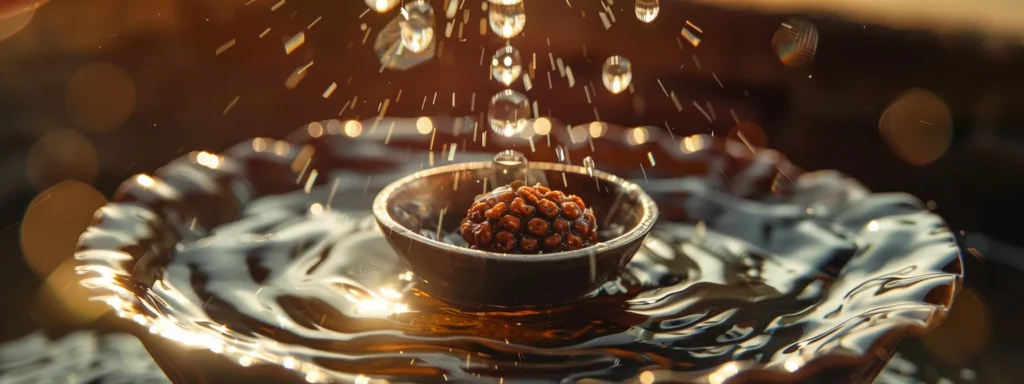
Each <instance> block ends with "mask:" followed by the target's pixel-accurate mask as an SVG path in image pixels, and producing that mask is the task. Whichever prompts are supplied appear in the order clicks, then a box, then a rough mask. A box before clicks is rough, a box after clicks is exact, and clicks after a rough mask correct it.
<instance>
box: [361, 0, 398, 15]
mask: <svg viewBox="0 0 1024 384" xmlns="http://www.w3.org/2000/svg"><path fill="white" fill-rule="evenodd" d="M396 5H398V0H366V6H368V7H370V9H372V10H374V11H377V12H378V13H384V12H387V11H390V10H391V9H392V8H394V7H395V6H396Z"/></svg>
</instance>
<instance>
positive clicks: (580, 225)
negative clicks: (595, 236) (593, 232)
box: [572, 220, 590, 235]
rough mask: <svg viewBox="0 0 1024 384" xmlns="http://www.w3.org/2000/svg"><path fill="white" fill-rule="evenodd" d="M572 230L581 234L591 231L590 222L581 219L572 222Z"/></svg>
mask: <svg viewBox="0 0 1024 384" xmlns="http://www.w3.org/2000/svg"><path fill="white" fill-rule="evenodd" d="M572 231H573V232H576V233H578V234H581V235H586V234H588V233H590V224H588V223H587V222H586V221H583V220H579V221H575V222H573V223H572Z"/></svg>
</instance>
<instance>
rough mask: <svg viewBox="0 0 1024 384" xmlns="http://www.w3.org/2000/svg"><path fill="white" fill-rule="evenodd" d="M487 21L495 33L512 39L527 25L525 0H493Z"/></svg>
mask: <svg viewBox="0 0 1024 384" xmlns="http://www.w3.org/2000/svg"><path fill="white" fill-rule="evenodd" d="M490 3H491V6H490V8H489V9H488V10H487V22H488V24H490V25H491V31H494V34H496V35H498V36H501V37H503V38H506V39H511V38H513V37H515V36H516V35H518V34H519V33H520V32H523V27H525V26H526V8H525V7H524V6H523V0H491V2H490Z"/></svg>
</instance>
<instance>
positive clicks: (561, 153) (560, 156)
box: [555, 145, 565, 162]
mask: <svg viewBox="0 0 1024 384" xmlns="http://www.w3.org/2000/svg"><path fill="white" fill-rule="evenodd" d="M555 155H557V156H558V161H559V162H562V161H565V150H564V149H562V146H561V145H559V146H557V147H555Z"/></svg>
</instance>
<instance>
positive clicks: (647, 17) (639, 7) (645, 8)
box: [636, 0, 661, 23]
mask: <svg viewBox="0 0 1024 384" xmlns="http://www.w3.org/2000/svg"><path fill="white" fill-rule="evenodd" d="M659 12H661V4H659V2H658V0H636V18H637V19H640V21H642V22H644V23H650V22H652V21H654V19H655V18H657V17H658V13H659Z"/></svg>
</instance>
